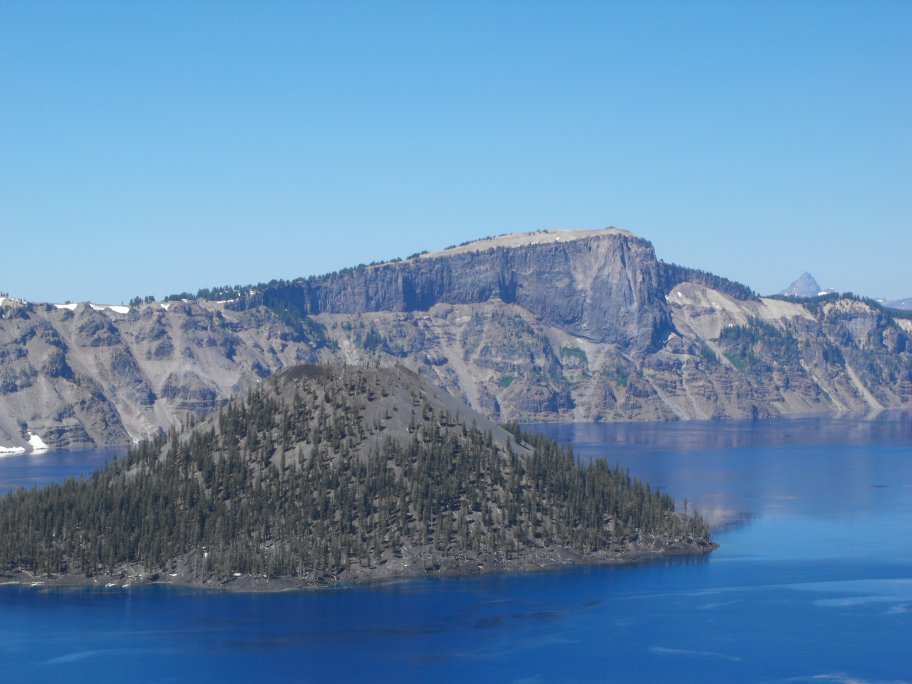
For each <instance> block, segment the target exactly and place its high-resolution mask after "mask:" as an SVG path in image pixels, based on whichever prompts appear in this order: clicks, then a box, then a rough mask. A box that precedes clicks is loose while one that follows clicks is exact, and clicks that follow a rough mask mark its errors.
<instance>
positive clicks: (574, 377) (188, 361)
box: [0, 230, 912, 449]
mask: <svg viewBox="0 0 912 684" xmlns="http://www.w3.org/2000/svg"><path fill="white" fill-rule="evenodd" d="M0 313H2V319H0V447H4V448H6V449H11V448H26V449H27V448H30V447H29V445H28V440H29V439H30V436H31V435H37V436H40V437H41V439H43V440H44V441H45V442H46V443H47V444H49V445H51V446H56V447H64V446H87V445H92V444H116V443H123V442H128V441H131V440H136V439H141V438H143V437H147V436H149V435H151V434H155V433H157V432H158V431H159V430H161V429H162V428H166V427H167V426H169V425H172V424H174V423H175V422H177V421H178V420H180V419H181V418H182V417H184V416H186V415H187V414H189V413H195V414H201V413H205V412H207V411H209V410H211V409H212V408H214V407H215V406H216V405H217V404H218V402H219V401H221V400H222V399H224V398H226V397H227V396H228V395H229V394H231V393H232V392H234V391H237V390H238V389H242V388H244V387H247V386H249V385H252V384H254V383H256V382H258V381H259V380H261V379H262V378H265V377H267V376H269V375H270V374H272V373H274V372H275V371H277V370H279V369H281V368H284V367H286V366H289V365H293V364H296V363H301V362H321V361H322V362H343V363H351V364H380V365H382V366H391V365H395V364H398V365H403V366H406V367H409V368H411V369H413V370H415V371H417V372H419V373H420V374H421V375H422V376H424V377H426V378H428V379H429V380H432V381H433V382H435V383H437V384H438V385H440V386H442V387H444V388H445V389H447V390H449V391H450V392H451V393H453V394H455V395H456V396H458V397H460V398H462V399H464V400H465V401H467V403H469V404H470V405H471V406H472V407H474V408H476V409H478V410H480V411H481V412H483V413H485V414H486V415H488V416H491V417H493V418H497V419H499V420H505V419H513V418H516V419H520V420H528V421H541V420H576V421H588V420H676V419H693V418H745V417H746V418H750V417H756V418H761V417H775V416H788V415H798V414H807V413H832V412H838V411H868V410H880V409H882V408H890V407H910V406H912V320H910V319H906V318H899V317H894V316H898V314H896V312H890V311H887V310H884V309H881V308H880V307H878V306H876V305H874V304H872V303H870V302H865V301H858V300H855V299H848V298H838V297H832V296H831V297H828V298H824V299H822V300H820V301H815V302H807V303H796V302H787V301H780V300H777V299H768V298H759V297H756V296H755V295H753V293H751V292H750V291H749V290H748V289H747V288H744V287H743V286H739V285H737V284H736V283H731V282H729V281H725V280H724V279H721V278H718V277H716V276H713V275H712V274H706V273H703V272H700V271H695V270H692V269H685V268H681V267H676V266H673V265H666V264H663V263H661V262H658V261H657V260H656V257H655V254H654V253H653V250H652V247H651V245H650V244H649V243H648V242H646V241H645V240H642V239H640V238H636V237H634V236H632V235H630V234H629V233H624V232H623V231H615V230H607V231H598V232H596V233H585V232H579V233H538V234H531V235H525V236H507V237H506V238H503V239H497V240H491V241H487V242H479V243H473V244H470V245H467V246H463V247H460V248H456V249H452V250H446V251H444V252H441V253H438V254H435V255H425V256H422V257H420V258H416V259H410V260H408V261H404V262H397V263H390V264H381V265H377V266H366V267H358V268H355V269H349V270H347V271H345V272H341V273H338V274H333V275H330V276H325V277H322V278H311V279H308V280H301V281H296V282H293V283H281V284H278V285H275V286H272V287H266V288H262V289H260V290H259V291H257V292H255V293H254V294H253V295H250V296H247V297H245V298H243V299H240V300H235V301H231V302H207V301H193V302H175V303H166V304H160V303H154V302H153V303H148V304H143V305H141V306H138V307H134V308H132V309H130V311H129V312H128V313H125V314H122V313H117V312H115V311H112V310H111V309H103V310H96V309H95V308H93V307H91V306H88V305H85V304H81V305H79V306H78V307H75V310H69V309H65V308H58V307H55V306H52V305H44V304H25V303H19V302H15V301H13V300H9V299H6V300H4V302H3V304H2V306H0Z"/></svg>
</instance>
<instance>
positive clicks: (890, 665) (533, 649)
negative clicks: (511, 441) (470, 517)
mask: <svg viewBox="0 0 912 684" xmlns="http://www.w3.org/2000/svg"><path fill="white" fill-rule="evenodd" d="M536 429H538V430H540V431H542V432H545V433H547V434H549V435H551V436H553V437H555V438H556V439H558V440H560V441H562V442H568V443H572V444H573V445H574V448H575V450H576V452H577V454H578V455H579V456H580V458H582V459H584V460H585V459H589V458H601V457H605V458H607V459H608V460H609V461H610V462H612V463H620V464H621V465H623V466H625V467H629V468H630V471H631V473H632V474H635V475H638V476H642V477H645V478H647V479H648V480H649V481H650V482H651V483H652V484H653V485H656V486H659V487H660V488H662V489H664V490H667V491H668V492H670V493H673V494H674V495H675V496H676V497H677V499H678V502H679V506H683V500H684V499H685V498H686V499H687V502H688V507H689V508H696V509H698V510H700V511H702V512H703V513H704V515H706V516H707V517H708V518H710V519H711V520H712V521H713V522H714V523H715V524H716V525H717V526H718V531H717V532H716V533H715V535H714V536H715V538H716V540H717V541H718V542H719V543H720V544H721V545H722V546H721V548H719V549H718V550H717V551H716V552H715V553H713V554H712V555H711V556H709V557H707V558H701V559H696V560H693V559H691V560H678V561H669V562H655V563H651V564H648V565H644V566H638V567H629V568H588V569H576V570H568V571H563V572H554V573H540V574H533V575H502V576H496V577H484V578H472V579H448V580H439V579H437V580H421V581H407V582H399V583H395V584H390V585H385V586H376V587H368V588H363V587H361V588H346V589H338V590H330V591H322V592H299V593H290V594H281V595H262V594H261V595H232V594H222V593H217V592H201V591H190V590H180V589H170V588H167V587H149V588H143V589H132V590H129V591H127V590H103V589H100V590H48V589H43V588H40V587H36V588H21V587H12V586H5V587H0V630H2V631H0V636H2V638H0V681H57V680H60V679H64V678H70V679H75V680H91V681H97V682H107V681H112V682H113V681H124V680H130V681H134V682H135V681H141V682H147V681H151V682H191V681H199V680H200V679H202V678H205V679H215V678H218V679H221V680H224V681H250V680H267V679H268V680H271V681H301V682H328V681H395V682H410V681H444V682H463V681H466V680H468V679H476V680H479V681H499V682H500V681H502V682H551V681H559V682H560V681H570V682H605V681H624V682H628V681H629V682H638V681H642V682H653V681H719V682H739V681H745V682H754V681H783V682H785V681H789V682H795V681H798V682H800V681H821V680H822V681H871V682H874V681H909V682H912V646H910V644H912V421H910V419H909V416H908V415H898V416H888V417H886V418H884V419H882V420H878V421H872V422H864V421H834V420H802V421H787V422H772V423H684V424H660V425H655V424H650V425H642V424H633V425H632V424H624V425H562V426H536ZM110 455H111V452H103V453H98V452H83V453H77V452H72V453H48V454H44V455H41V456H28V457H26V456H14V457H6V458H3V459H0V491H2V490H3V489H6V488H9V487H10V486H19V485H25V486H31V485H33V484H37V485H40V484H42V483H44V482H47V481H52V480H56V479H62V478H63V477H66V476H68V475H72V474H77V473H78V472H80V469H81V468H82V467H83V466H84V464H90V465H89V466H88V467H87V470H91V467H93V466H94V465H97V464H98V463H103V462H104V460H105V459H106V458H109V457H110Z"/></svg>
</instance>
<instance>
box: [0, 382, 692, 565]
mask: <svg viewBox="0 0 912 684" xmlns="http://www.w3.org/2000/svg"><path fill="white" fill-rule="evenodd" d="M510 430H511V431H508V430H506V429H504V428H502V427H499V426H496V425H494V424H491V423H488V422H487V421H486V420H485V419H484V418H482V417H481V416H479V415H477V414H474V412H472V411H471V410H470V409H468V408H467V407H465V406H464V405H462V404H460V403H459V402H457V401H456V400H454V399H452V398H451V397H449V396H448V395H443V393H442V391H440V390H437V389H436V388H432V387H431V386H429V385H427V384H426V383H424V381H422V380H420V379H419V378H418V376H417V375H415V374H413V373H411V372H409V371H405V370H403V369H386V370H381V369H352V368H341V367H296V368H294V369H290V371H286V372H284V373H280V374H277V375H276V376H274V377H273V378H270V379H269V380H268V381H265V382H264V383H262V385H260V386H258V387H257V388H255V389H254V390H253V391H251V392H250V393H249V394H247V396H246V397H244V398H242V399H235V400H232V401H230V402H228V403H227V404H225V405H224V406H223V407H222V408H221V409H220V410H219V411H218V413H217V415H214V416H212V417H211V418H209V419H206V420H204V421H202V422H200V423H198V424H196V425H187V426H185V427H184V428H183V430H181V431H178V430H172V431H171V432H170V433H169V434H168V435H166V436H163V437H161V438H159V439H156V440H152V441H148V442H145V443H142V444H140V445H138V446H136V447H134V448H132V449H131V450H130V451H129V452H128V453H127V454H126V456H125V457H124V458H122V459H116V460H114V461H113V462H112V463H110V464H109V465H108V466H107V467H106V468H104V469H102V470H99V471H96V472H95V473H94V474H93V475H92V476H91V477H89V478H83V479H81V480H73V479H71V480H68V481H67V482H65V483H64V484H55V485H51V486H48V487H45V488H43V489H39V490H32V491H24V490H20V491H17V492H13V493H11V494H9V495H7V496H6V497H5V498H4V499H3V500H2V501H0V569H3V570H4V571H6V572H12V571H17V570H27V571H29V572H31V573H39V574H61V573H70V574H72V573H80V574H85V575H87V576H91V575H94V574H106V573H108V574H110V573H114V572H116V570H117V568H119V567H122V566H124V565H125V564H138V565H140V566H142V567H144V568H148V569H149V571H150V572H152V571H156V572H164V573H171V572H174V573H178V572H179V573H181V574H182V575H185V576H186V577H188V578H190V579H192V580H193V581H197V582H201V581H210V579H211V578H214V581H218V578H224V577H232V576H236V575H237V574H242V575H246V574H257V575H266V576H268V577H296V578H301V579H302V580H305V581H307V582H310V583H321V582H330V581H333V580H334V579H336V578H338V577H339V576H340V574H342V573H343V572H344V571H346V570H350V569H352V568H353V567H357V568H362V569H363V568H373V567H379V566H380V565H383V564H384V563H386V562H387V561H389V560H391V559H393V558H396V557H400V558H401V556H402V553H403V549H404V548H406V549H409V550H411V551H413V550H414V549H420V550H421V553H423V554H424V555H428V554H433V555H435V556H437V557H462V558H463V559H464V560H468V559H469V558H474V559H477V558H481V557H486V558H494V559H502V560H505V561H507V560H510V559H513V560H517V559H522V557H523V555H524V554H525V553H527V552H528V551H529V550H530V549H536V548H537V549H541V548H563V549H573V550H575V551H577V552H579V553H581V554H584V555H585V554H593V553H598V552H604V551H610V550H617V549H620V548H623V547H624V545H625V544H629V543H631V542H632V541H635V540H636V539H637V538H638V537H639V535H642V534H646V533H649V534H655V535H662V537H663V539H667V540H668V541H669V542H670V541H672V540H679V541H683V543H687V542H688V541H689V542H690V543H695V541H699V542H701V543H703V544H704V545H705V544H706V542H705V538H706V535H707V532H708V530H707V527H706V525H705V524H704V522H703V521H702V520H701V519H700V518H699V516H684V515H681V514H678V513H675V512H674V504H673V500H672V499H671V498H670V497H669V496H667V495H666V494H663V493H660V492H657V491H655V490H653V489H651V488H650V487H649V486H648V485H646V484H643V483H642V482H640V481H638V480H635V479H632V478H631V477H630V476H629V475H628V474H627V473H626V472H624V471H621V470H619V469H618V468H611V467H608V465H607V464H606V462H605V461H596V462H594V463H592V464H589V465H581V464H579V463H577V462H576V461H575V460H574V457H573V454H572V453H571V451H570V450H569V449H567V448H560V447H558V445H557V444H556V443H555V442H553V441H551V440H548V439H545V438H543V437H540V436H536V435H529V434H524V433H522V432H521V431H520V430H519V429H518V427H517V426H511V427H510Z"/></svg>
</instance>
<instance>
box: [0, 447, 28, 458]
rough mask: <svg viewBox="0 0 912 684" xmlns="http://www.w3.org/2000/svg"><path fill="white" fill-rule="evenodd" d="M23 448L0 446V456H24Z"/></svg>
mask: <svg viewBox="0 0 912 684" xmlns="http://www.w3.org/2000/svg"><path fill="white" fill-rule="evenodd" d="M24 453H25V447H5V446H0V456H8V455H9V454H24Z"/></svg>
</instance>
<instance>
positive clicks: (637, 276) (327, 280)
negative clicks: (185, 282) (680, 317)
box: [233, 229, 671, 351]
mask: <svg viewBox="0 0 912 684" xmlns="http://www.w3.org/2000/svg"><path fill="white" fill-rule="evenodd" d="M660 280H661V279H660V273H659V265H658V262H657V261H656V258H655V253H654V252H653V249H652V245H651V244H650V243H649V242H647V241H646V240H643V239H641V238H637V237H635V236H633V235H631V234H629V233H626V232H624V231H618V230H612V229H608V230H605V231H597V232H596V234H594V235H592V236H589V237H583V238H577V239H573V240H562V239H561V236H560V233H542V234H540V236H539V240H535V241H533V242H530V243H527V244H522V245H519V246H500V245H498V244H497V243H495V244H494V246H491V247H489V248H487V249H485V250H483V251H457V252H455V253H454V254H452V255H449V254H447V253H446V252H442V253H438V254H437V255H431V256H426V257H424V258H413V259H410V260H408V261H401V262H394V263H387V264H381V265H377V266H367V267H359V268H355V269H348V270H346V271H342V272H339V273H334V274H331V275H329V276H323V277H320V278H310V279H307V280H303V279H302V280H297V281H294V282H292V283H288V284H283V285H278V286H275V287H270V288H267V289H265V290H264V291H263V292H261V293H258V294H256V295H254V296H252V297H248V298H245V299H244V300H242V301H240V302H238V303H235V304H234V305H233V308H238V309H243V308H248V307H251V306H257V305H265V306H267V307H269V308H273V309H275V308H279V307H289V308H292V309H294V310H295V311H297V312H298V313H299V314H301V315H308V316H314V315H318V314H352V313H358V314H360V313H375V312H381V311H390V312H402V313H412V312H418V311H430V310H431V309H432V308H433V307H434V306H437V305H439V304H481V303H485V302H491V301H499V302H502V303H503V304H513V305H516V306H518V307H520V308H522V309H524V310H526V311H528V312H529V313H531V314H532V315H533V316H535V317H536V319H537V320H539V321H540V322H541V323H543V324H544V325H547V326H552V327H556V328H560V329H561V330H566V331H567V332H568V333H570V334H573V335H577V336H580V337H584V338H586V339H590V340H593V341H594V342H599V343H610V344H617V345H618V346H620V347H621V348H623V349H624V350H631V351H649V350H654V349H656V348H657V347H658V346H659V345H660V344H661V342H662V340H663V339H664V336H665V335H666V334H667V333H668V331H669V330H670V329H671V319H670V317H669V316H668V311H667V308H666V307H665V306H664V304H663V302H662V295H663V294H664V292H663V291H662V290H661V282H660Z"/></svg>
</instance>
